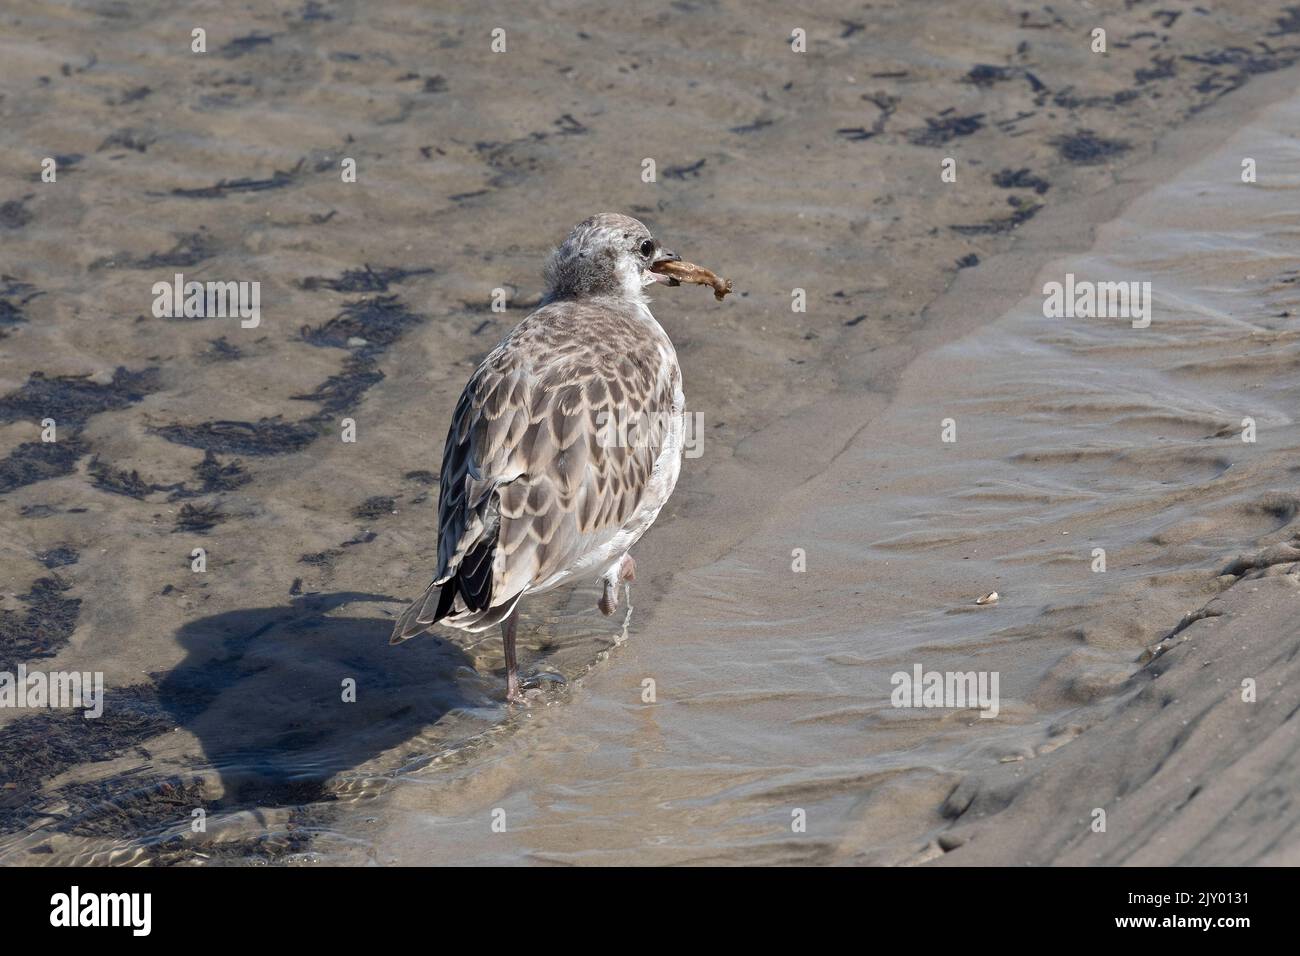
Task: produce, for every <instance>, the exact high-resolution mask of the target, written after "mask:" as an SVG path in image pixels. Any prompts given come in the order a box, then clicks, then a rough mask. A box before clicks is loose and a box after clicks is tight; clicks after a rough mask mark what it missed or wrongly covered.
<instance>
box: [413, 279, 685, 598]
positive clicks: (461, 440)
mask: <svg viewBox="0 0 1300 956" xmlns="http://www.w3.org/2000/svg"><path fill="white" fill-rule="evenodd" d="M654 331H657V330H653V331H652V330H650V329H648V328H647V327H646V326H645V325H644V324H643V323H642V322H640V321H639V320H637V319H634V318H631V317H628V316H625V315H623V316H621V315H619V314H618V313H617V312H612V311H611V310H608V309H604V308H601V307H599V306H595V305H590V304H576V303H558V304H555V305H551V306H546V307H544V308H543V309H540V310H538V311H537V312H535V313H533V315H532V316H530V317H529V318H528V319H527V320H525V321H524V322H523V323H521V325H520V326H519V327H518V328H517V329H516V330H515V331H514V332H513V333H512V334H511V335H510V336H509V337H507V339H506V340H505V341H504V342H502V343H501V345H500V346H498V347H497V349H496V350H495V351H493V352H492V353H491V354H490V355H489V356H488V357H487V358H486V359H485V360H484V362H483V364H482V365H481V366H480V367H479V369H478V370H477V371H476V372H475V374H474V376H473V378H471V379H470V382H469V384H468V385H467V386H466V387H465V391H464V393H463V394H462V395H461V398H460V401H459V402H458V403H457V406H456V411H455V414H454V415H453V418H452V424H451V429H450V430H449V432H448V435H447V445H446V449H445V451H444V454H443V466H442V478H441V484H442V487H441V494H440V496H439V501H438V531H439V541H438V574H437V579H436V581H435V583H439V582H445V581H447V580H449V579H450V578H452V577H453V576H459V577H460V579H461V581H462V584H469V585H471V586H473V585H475V584H478V583H480V582H481V583H483V584H488V583H489V578H488V575H487V574H486V573H485V572H486V570H487V569H486V568H485V567H479V566H475V567H470V566H469V565H470V564H471V563H472V561H473V560H474V559H476V558H477V559H478V561H479V562H485V561H487V560H489V558H490V560H491V575H490V603H491V605H492V606H495V605H498V604H504V603H505V602H507V601H510V600H513V598H514V597H516V596H517V595H518V594H519V593H520V592H522V591H523V590H524V589H525V588H527V587H529V586H530V585H534V584H537V583H539V582H541V581H544V580H546V579H547V578H549V577H550V576H552V575H553V574H555V573H557V572H559V571H562V570H564V569H565V568H567V567H569V566H571V565H572V564H573V563H574V562H575V561H577V560H579V559H580V558H581V557H582V556H583V555H584V554H587V553H588V552H589V551H591V550H593V549H595V548H597V547H599V546H600V545H602V544H604V543H606V542H608V541H609V540H610V539H611V538H612V537H613V536H614V535H615V534H616V533H617V532H618V531H619V530H620V529H621V528H622V527H623V525H624V523H625V522H626V521H627V520H628V519H629V518H630V517H631V516H632V514H633V513H634V512H635V511H636V508H637V505H638V504H639V503H640V502H641V501H642V500H643V498H644V496H645V492H646V486H647V483H648V481H649V479H650V475H651V472H652V471H653V469H654V465H655V461H656V460H657V459H658V457H659V453H660V452H661V451H662V449H663V447H664V442H665V440H666V437H667V435H668V433H669V431H670V429H671V427H672V422H671V419H670V416H671V415H673V414H678V413H680V409H676V410H675V409H674V397H675V395H677V394H679V392H680V372H679V371H678V368H677V363H676V356H675V354H674V353H673V352H672V346H671V344H668V342H667V337H666V336H663V335H662V333H659V335H657V336H656V335H655V334H653V332H654ZM665 345H666V348H665ZM487 541H492V542H494V547H493V548H492V549H491V554H490V555H489V554H488V553H486V551H487V549H486V548H484V547H483V546H484V545H485V543H486V542H487ZM467 579H468V580H467ZM463 590H464V588H462V591H463Z"/></svg>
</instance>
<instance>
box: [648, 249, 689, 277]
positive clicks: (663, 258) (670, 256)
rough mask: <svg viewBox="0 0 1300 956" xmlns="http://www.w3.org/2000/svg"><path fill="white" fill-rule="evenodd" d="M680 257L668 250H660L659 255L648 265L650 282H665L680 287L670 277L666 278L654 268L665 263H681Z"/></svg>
mask: <svg viewBox="0 0 1300 956" xmlns="http://www.w3.org/2000/svg"><path fill="white" fill-rule="evenodd" d="M681 261H682V257H681V256H679V255H678V254H677V253H675V252H673V251H671V250H669V249H660V250H659V255H657V256H655V258H654V261H653V262H651V263H650V281H651V282H665V283H667V284H668V285H681V283H680V282H678V281H677V280H676V279H674V278H673V277H672V276H666V275H664V274H663V273H661V272H660V271H659V270H658V269H657V268H656V267H657V266H661V265H663V264H664V263H665V262H681Z"/></svg>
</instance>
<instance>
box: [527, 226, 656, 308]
mask: <svg viewBox="0 0 1300 956" xmlns="http://www.w3.org/2000/svg"><path fill="white" fill-rule="evenodd" d="M680 258H681V257H680V256H678V255H677V254H676V253H674V252H669V251H668V250H667V249H665V248H663V246H662V245H660V243H659V240H658V239H656V238H655V237H654V236H652V235H651V234H650V230H649V229H647V228H646V227H645V224H644V223H642V222H640V221H638V220H636V219H633V218H632V217H631V216H621V215H619V214H618V213H612V212H606V213H601V214H600V215H597V216H592V217H591V218H590V219H587V220H584V221H583V222H580V223H578V224H577V225H576V226H574V227H573V230H572V231H571V232H570V233H569V235H568V236H567V237H566V238H565V240H564V242H562V243H560V246H559V248H557V249H556V250H555V251H554V252H553V253H551V258H550V261H549V262H547V264H546V286H547V293H546V298H547V299H548V300H549V301H556V300H559V299H586V298H592V297H594V296H611V297H615V298H621V299H626V300H628V301H632V302H644V301H645V296H644V294H643V292H642V289H644V288H645V287H646V286H648V285H650V283H652V282H662V281H666V279H665V277H664V276H661V275H657V274H656V273H653V272H651V271H650V267H651V266H652V265H654V264H655V263H657V262H673V261H676V260H678V259H680Z"/></svg>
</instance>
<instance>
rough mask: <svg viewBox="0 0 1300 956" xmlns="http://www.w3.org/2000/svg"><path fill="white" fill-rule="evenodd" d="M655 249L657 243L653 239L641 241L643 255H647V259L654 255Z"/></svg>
mask: <svg viewBox="0 0 1300 956" xmlns="http://www.w3.org/2000/svg"><path fill="white" fill-rule="evenodd" d="M654 251H655V243H654V240H653V239H647V240H646V241H645V242H643V243H641V255H643V256H645V257H646V258H647V259H649V258H650V257H651V256H652V255H654Z"/></svg>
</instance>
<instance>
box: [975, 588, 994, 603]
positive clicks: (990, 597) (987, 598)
mask: <svg viewBox="0 0 1300 956" xmlns="http://www.w3.org/2000/svg"><path fill="white" fill-rule="evenodd" d="M975 603H976V604H997V603H998V592H997V591H990V592H989V593H988V594H986V595H984V596H983V597H982V598H978V599H977V600H976V601H975Z"/></svg>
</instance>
